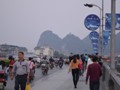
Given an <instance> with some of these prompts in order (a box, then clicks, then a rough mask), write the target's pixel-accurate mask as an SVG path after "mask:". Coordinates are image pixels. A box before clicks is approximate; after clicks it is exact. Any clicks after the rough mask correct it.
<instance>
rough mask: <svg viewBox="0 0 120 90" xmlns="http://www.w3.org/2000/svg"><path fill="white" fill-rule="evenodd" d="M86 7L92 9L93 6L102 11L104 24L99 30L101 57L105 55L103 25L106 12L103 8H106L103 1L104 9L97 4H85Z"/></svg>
mask: <svg viewBox="0 0 120 90" xmlns="http://www.w3.org/2000/svg"><path fill="white" fill-rule="evenodd" d="M84 6H86V7H89V8H92V7H93V6H95V7H97V8H98V9H99V10H100V19H101V21H102V22H100V23H101V24H100V25H101V26H100V28H99V43H98V44H99V49H98V50H99V55H101V56H102V54H103V26H104V25H103V23H104V21H103V20H104V17H103V16H104V11H103V8H104V7H103V6H104V4H103V0H102V8H101V7H99V6H98V5H95V4H84Z"/></svg>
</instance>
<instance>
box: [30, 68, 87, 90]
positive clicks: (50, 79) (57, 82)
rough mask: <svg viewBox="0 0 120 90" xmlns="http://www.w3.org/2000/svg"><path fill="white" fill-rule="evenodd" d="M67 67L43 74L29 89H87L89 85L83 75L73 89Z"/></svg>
mask: <svg viewBox="0 0 120 90" xmlns="http://www.w3.org/2000/svg"><path fill="white" fill-rule="evenodd" d="M67 72H68V68H66V69H61V70H59V71H58V72H56V73H54V74H51V75H48V76H45V77H43V78H42V79H40V80H38V81H37V82H36V83H35V84H34V86H33V87H32V88H31V90H89V85H85V75H84V76H83V77H80V80H79V82H78V86H77V89H74V85H73V82H72V75H71V73H69V74H68V73H67Z"/></svg>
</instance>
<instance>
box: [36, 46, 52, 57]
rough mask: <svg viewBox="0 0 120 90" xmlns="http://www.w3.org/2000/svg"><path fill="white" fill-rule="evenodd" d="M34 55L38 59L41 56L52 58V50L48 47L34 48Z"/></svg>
mask: <svg viewBox="0 0 120 90" xmlns="http://www.w3.org/2000/svg"><path fill="white" fill-rule="evenodd" d="M35 54H36V55H38V56H40V57H43V56H47V57H53V54H54V50H53V49H52V48H50V47H49V46H43V47H35Z"/></svg>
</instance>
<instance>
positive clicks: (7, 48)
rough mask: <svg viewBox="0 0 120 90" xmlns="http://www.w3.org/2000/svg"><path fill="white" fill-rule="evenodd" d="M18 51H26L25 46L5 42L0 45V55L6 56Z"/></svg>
mask: <svg viewBox="0 0 120 90" xmlns="http://www.w3.org/2000/svg"><path fill="white" fill-rule="evenodd" d="M19 51H22V52H24V53H27V52H28V51H27V48H26V47H19V46H15V45H7V44H1V45H0V57H7V56H9V55H15V54H17V53H18V52H19Z"/></svg>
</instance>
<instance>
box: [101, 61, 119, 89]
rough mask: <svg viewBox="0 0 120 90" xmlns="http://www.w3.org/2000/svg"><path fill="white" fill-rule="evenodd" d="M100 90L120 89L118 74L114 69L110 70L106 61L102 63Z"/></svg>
mask: <svg viewBox="0 0 120 90" xmlns="http://www.w3.org/2000/svg"><path fill="white" fill-rule="evenodd" d="M101 89H102V90H120V76H119V73H118V72H117V71H116V70H111V69H110V66H109V65H108V64H107V63H104V64H103V75H102V80H101Z"/></svg>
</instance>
